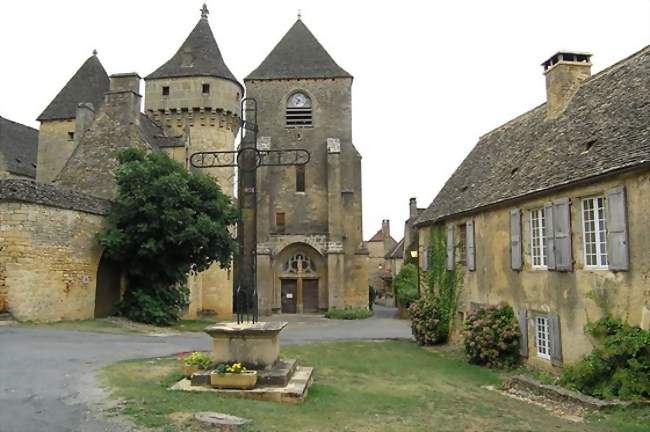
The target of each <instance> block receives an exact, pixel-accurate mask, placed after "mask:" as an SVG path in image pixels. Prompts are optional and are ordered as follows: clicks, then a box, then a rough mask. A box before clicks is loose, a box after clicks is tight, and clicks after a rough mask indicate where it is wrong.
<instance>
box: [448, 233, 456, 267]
mask: <svg viewBox="0 0 650 432" xmlns="http://www.w3.org/2000/svg"><path fill="white" fill-rule="evenodd" d="M455 246H456V245H455V244H454V225H453V224H449V225H447V270H454V269H455V268H456V256H455V253H454V251H455V249H456V248H455Z"/></svg>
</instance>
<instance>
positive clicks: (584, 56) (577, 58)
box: [542, 51, 591, 118]
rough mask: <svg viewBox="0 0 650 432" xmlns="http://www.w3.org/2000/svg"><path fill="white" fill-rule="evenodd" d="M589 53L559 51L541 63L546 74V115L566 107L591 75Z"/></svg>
mask: <svg viewBox="0 0 650 432" xmlns="http://www.w3.org/2000/svg"><path fill="white" fill-rule="evenodd" d="M590 58H591V54H588V53H577V52H566V51H560V52H558V53H557V54H555V55H553V56H551V58H549V59H548V60H546V61H545V62H544V63H542V66H543V67H544V75H546V115H547V117H551V118H554V117H557V116H559V115H560V114H562V112H564V110H565V109H566V107H567V105H568V104H569V102H570V101H571V98H572V97H573V95H575V94H576V91H578V87H580V84H581V83H582V82H583V81H584V80H586V79H587V78H589V77H590V76H591V61H590Z"/></svg>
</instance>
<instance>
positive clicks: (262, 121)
mask: <svg viewBox="0 0 650 432" xmlns="http://www.w3.org/2000/svg"><path fill="white" fill-rule="evenodd" d="M144 80H145V85H144V88H145V91H144V94H145V97H144V112H143V110H142V96H141V93H140V85H141V82H140V81H141V78H140V76H139V75H138V74H137V73H123V74H113V75H110V76H109V75H108V74H107V73H106V71H105V69H104V67H103V65H102V64H101V62H100V61H99V58H98V57H97V53H96V52H95V53H93V55H92V56H91V57H90V58H88V59H87V60H86V61H85V62H84V63H83V65H82V66H81V67H80V69H79V70H78V71H77V72H76V73H75V75H74V76H73V77H72V78H71V79H70V81H69V82H68V83H67V84H66V85H65V86H64V87H63V89H62V90H61V91H60V92H59V94H58V95H57V96H56V97H55V98H54V100H53V101H52V102H51V103H50V104H49V105H48V106H47V107H46V109H45V110H44V111H43V112H42V113H41V115H40V116H39V117H38V120H39V122H40V124H41V126H40V130H39V131H38V140H37V141H38V142H37V143H36V138H35V137H36V133H35V131H33V130H32V131H31V132H30V131H27V130H26V131H25V133H23V134H21V135H18V134H13V135H9V138H6V139H0V155H4V159H7V156H6V154H5V153H7V154H10V155H11V156H10V158H14V157H13V155H15V154H17V153H16V149H17V148H21V147H25V150H24V151H22V153H21V154H25V155H31V156H23V157H22V158H23V159H30V157H31V160H24V161H23V162H24V165H26V166H28V167H31V168H32V169H31V170H24V169H23V170H22V171H20V170H16V169H12V170H10V169H9V168H8V167H10V164H6V163H4V164H0V167H2V169H3V172H2V173H0V226H1V227H2V229H1V230H0V240H1V241H2V245H3V247H2V248H0V312H3V310H5V311H8V312H10V313H12V314H13V315H14V316H15V317H16V318H18V319H22V320H43V321H46V320H50V321H51V320H61V319H86V318H92V317H98V316H105V315H107V314H109V313H110V312H111V309H112V306H113V305H114V304H115V303H116V302H118V301H119V299H120V296H121V294H122V293H123V291H124V289H125V281H124V279H123V277H121V271H120V268H119V265H118V264H117V263H113V262H110V260H108V259H106V257H103V256H102V251H101V250H100V248H99V245H98V244H97V242H96V240H95V235H96V234H97V233H98V232H100V231H102V230H103V229H105V227H106V220H105V216H106V214H107V213H108V211H109V208H110V203H111V200H112V199H113V198H114V197H115V181H114V175H113V172H114V169H115V168H116V166H117V161H116V160H115V158H114V157H113V155H114V152H115V150H117V149H120V148H128V147H138V148H143V149H145V150H147V151H164V152H165V153H167V154H168V155H170V156H171V157H172V158H174V159H176V160H177V161H179V162H181V163H183V164H184V165H185V166H186V167H187V168H188V169H190V165H189V157H190V155H191V154H193V153H195V152H199V151H209V150H233V149H235V146H236V138H237V135H238V132H239V127H240V122H241V113H240V100H241V99H242V97H244V95H245V94H246V96H247V97H253V98H255V99H257V102H258V116H257V118H258V125H259V133H258V147H259V148H261V149H265V148H266V149H269V148H271V149H272V148H277V147H282V148H292V147H296V148H305V149H307V150H309V151H310V153H311V161H310V163H309V164H308V165H307V166H304V167H282V168H280V167H265V168H263V169H262V170H261V171H260V173H259V176H258V194H257V196H258V211H259V216H258V241H259V243H258V248H257V253H258V257H257V261H258V291H259V297H260V300H259V302H260V310H261V312H262V313H267V314H268V313H272V312H278V311H282V312H289V313H291V312H308V311H318V310H326V309H329V308H333V307H338V308H343V307H362V306H365V305H367V287H368V282H367V271H366V270H365V268H366V260H367V251H366V249H365V246H364V243H363V241H362V236H361V232H362V227H361V156H360V154H359V153H358V151H357V150H356V149H355V147H354V146H353V144H352V134H351V85H352V76H351V75H350V74H348V73H347V72H346V71H345V70H343V69H342V68H341V67H339V66H338V65H337V64H336V63H335V62H334V60H333V59H332V58H331V57H330V56H329V54H328V53H327V52H326V51H325V49H324V48H323V47H322V45H321V44H320V43H319V42H318V40H317V39H316V38H315V37H314V36H313V34H312V33H311V32H310V31H309V29H308V28H307V27H306V26H305V24H304V23H303V22H302V20H300V19H298V21H297V22H296V23H295V24H294V25H293V27H292V28H291V29H290V30H289V32H288V33H287V34H286V35H285V37H284V38H283V39H282V40H281V41H280V42H279V43H278V45H277V46H276V47H275V48H274V49H273V50H272V52H271V53H270V54H269V55H268V57H267V58H266V59H265V60H264V61H263V62H262V64H261V65H260V66H259V67H258V68H257V69H256V70H255V71H253V72H252V73H251V74H249V75H248V77H246V79H245V80H244V82H245V84H246V88H244V87H243V86H242V84H241V83H240V82H239V81H238V80H237V78H236V77H235V76H234V75H233V74H232V72H231V71H230V70H229V68H228V67H227V66H226V63H225V61H224V59H223V57H222V55H221V53H220V51H219V47H218V45H217V43H216V40H215V38H214V36H213V33H212V30H211V28H210V25H209V22H208V9H207V7H206V6H205V5H204V7H203V9H202V10H201V18H200V19H199V21H198V23H197V24H196V26H195V27H194V29H193V30H192V31H191V33H190V34H189V36H188V37H187V39H186V40H185V41H184V42H183V44H182V45H181V47H180V48H179V49H178V51H177V52H176V53H175V54H174V55H173V56H172V58H171V59H169V60H168V61H167V62H165V63H164V64H163V65H162V66H160V67H159V68H158V69H156V70H155V71H154V72H153V73H151V74H149V75H148V76H146V77H145V78H144ZM0 136H2V135H1V134H0ZM13 136H20V137H23V138H24V139H22V141H21V140H17V139H12V138H11V137H13ZM6 149H10V150H11V152H6V151H5V150H6ZM14 159H16V160H17V159H18V158H14ZM14 165H16V164H15V163H14V164H13V165H11V166H14ZM34 167H35V170H34ZM18 171H20V172H21V175H16V174H15V172H18ZM34 171H35V172H34ZM200 172H201V173H202V174H205V175H208V176H210V177H212V178H213V179H214V180H215V181H216V182H217V183H218V184H219V185H220V186H221V188H222V190H223V191H224V193H226V194H228V195H230V196H234V179H235V172H234V169H224V168H218V169H217V168H213V169H207V170H201V171H200ZM25 173H27V174H25ZM233 283H234V275H232V273H231V270H230V269H221V268H219V267H218V266H216V265H215V266H214V267H213V268H210V269H208V270H207V271H205V272H203V273H200V274H191V275H189V276H188V284H189V286H190V291H191V299H190V300H191V303H190V306H189V310H188V315H189V316H196V315H198V314H206V315H219V316H229V315H230V314H231V313H232V290H233Z"/></svg>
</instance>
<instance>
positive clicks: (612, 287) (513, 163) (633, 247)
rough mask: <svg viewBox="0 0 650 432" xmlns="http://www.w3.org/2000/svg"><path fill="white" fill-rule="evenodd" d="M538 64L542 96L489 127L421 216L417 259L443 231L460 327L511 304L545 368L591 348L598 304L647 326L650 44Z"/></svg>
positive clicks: (525, 351)
mask: <svg viewBox="0 0 650 432" xmlns="http://www.w3.org/2000/svg"><path fill="white" fill-rule="evenodd" d="M543 68H544V75H545V77H546V89H547V100H546V102H545V103H543V104H542V105H540V106H538V107H536V108H533V109H532V110H530V111H528V112H526V113H524V114H522V115H520V116H518V117H516V118H514V119H512V120H511V121H509V122H507V123H506V124H504V125H502V126H499V127H498V128H496V129H494V130H493V131H491V132H489V133H487V134H485V135H483V136H482V137H481V138H480V139H479V142H478V144H476V146H475V147H474V149H473V150H472V151H471V152H470V154H469V155H468V156H467V157H466V159H465V160H464V161H463V163H462V164H461V165H460V166H459V167H458V169H457V170H456V171H455V173H454V174H453V175H452V176H451V178H449V180H448V181H447V182H446V184H445V185H444V187H443V188H442V190H441V191H440V193H439V194H438V195H437V196H436V198H435V199H434V200H433V202H432V203H431V205H430V206H429V207H428V208H427V209H426V211H424V212H423V214H422V215H420V217H419V218H418V220H417V222H416V225H417V227H418V230H419V247H420V252H421V261H420V262H421V264H422V265H424V262H425V258H424V257H426V256H428V255H429V254H428V248H429V239H430V235H431V232H432V230H433V229H442V230H443V231H444V233H445V235H446V239H447V262H446V265H447V269H448V270H449V271H459V272H460V274H461V275H462V288H461V294H460V304H459V308H458V317H457V318H458V320H457V321H458V322H457V324H458V323H459V322H460V321H462V320H463V318H464V317H465V316H466V314H467V313H469V312H470V311H471V310H472V309H473V308H476V307H481V306H483V305H487V304H498V303H500V302H506V303H508V304H510V305H511V306H512V307H513V309H514V310H515V312H516V314H517V316H518V319H519V325H520V329H521V331H522V341H521V342H522V352H521V354H522V355H523V356H524V357H526V358H527V360H528V362H529V363H531V364H534V365H537V366H541V367H546V368H550V367H552V365H561V364H567V363H572V362H575V361H576V360H578V359H579V358H580V357H581V356H582V355H584V354H586V353H588V352H590V351H591V347H592V346H591V343H590V340H589V339H588V338H587V336H586V335H585V334H584V331H583V328H584V326H585V324H586V323H587V322H589V321H592V320H597V319H598V318H600V317H602V316H603V315H604V313H605V310H604V309H605V308H606V309H607V310H608V311H609V312H611V313H612V314H613V315H614V316H617V317H621V318H623V319H624V320H626V321H627V322H629V323H630V324H632V325H640V326H642V327H644V328H648V327H649V325H650V255H649V254H648V253H647V248H648V245H650V230H648V225H649V223H650V217H649V216H648V215H649V214H650V207H649V205H648V201H649V198H650V169H649V168H650V109H648V107H650V91H649V90H650V78H649V77H650V47H646V48H644V49H642V50H641V51H639V52H637V53H635V54H633V55H631V56H629V57H628V58H625V59H623V60H621V61H620V62H618V63H616V64H614V65H612V66H610V67H609V68H607V69H605V70H603V71H602V72H600V73H598V74H596V75H593V76H592V75H591V63H590V55H589V54H585V53H571V52H559V53H557V54H555V55H553V56H552V57H550V58H549V59H548V60H547V61H545V62H544V63H543ZM457 328H458V326H457Z"/></svg>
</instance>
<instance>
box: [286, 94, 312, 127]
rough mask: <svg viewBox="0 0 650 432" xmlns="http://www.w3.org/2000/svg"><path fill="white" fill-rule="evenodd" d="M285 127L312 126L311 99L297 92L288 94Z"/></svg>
mask: <svg viewBox="0 0 650 432" xmlns="http://www.w3.org/2000/svg"><path fill="white" fill-rule="evenodd" d="M286 126H287V127H312V111H311V99H310V98H309V96H307V95H305V94H304V93H301V92H297V93H294V94H292V95H291V96H289V100H288V101H287V111H286Z"/></svg>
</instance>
